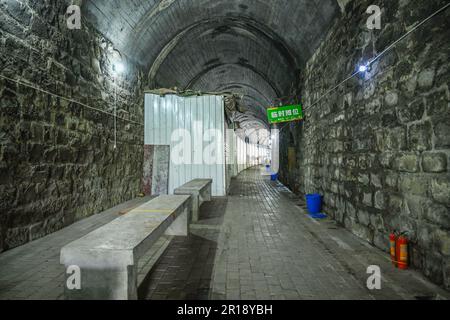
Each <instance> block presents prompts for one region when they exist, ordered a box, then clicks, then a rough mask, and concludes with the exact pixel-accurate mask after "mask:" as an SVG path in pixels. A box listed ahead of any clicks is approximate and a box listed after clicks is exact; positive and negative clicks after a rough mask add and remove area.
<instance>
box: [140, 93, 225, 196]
mask: <svg viewBox="0 0 450 320" xmlns="http://www.w3.org/2000/svg"><path fill="white" fill-rule="evenodd" d="M224 125H225V110H224V100H223V97H221V96H193V97H179V96H176V95H166V96H164V97H162V96H159V95H154V94H146V95H145V144H146V145H168V146H170V153H171V154H170V158H171V161H170V167H169V194H173V191H174V189H176V188H178V187H179V186H181V185H183V184H185V183H186V182H188V181H190V180H193V179H197V178H209V179H213V185H212V193H213V196H225V195H226V186H225V184H226V183H225V150H224V149H225V142H224V141H223V140H224V137H225V133H224ZM180 129H181V130H180ZM211 129H216V130H219V131H220V132H221V137H222V139H221V140H220V141H215V140H217V139H214V138H211V136H210V135H209V132H211ZM174 132H177V133H178V134H175V136H174V137H173V136H172V135H173V134H174ZM187 136H189V137H187ZM173 138H175V141H172V140H173ZM212 143H214V145H215V148H216V149H215V152H214V154H215V153H216V152H217V154H215V155H216V157H217V159H218V160H219V161H218V162H216V163H215V164H207V163H208V161H206V162H205V161H204V160H205V159H204V157H203V154H204V151H205V148H206V150H208V149H207V147H208V146H211V144H212ZM189 144H190V148H189ZM188 149H190V154H189V155H188V154H184V150H188ZM180 150H182V151H181V152H180ZM180 155H182V159H183V161H182V163H180ZM174 157H177V158H176V159H175V158H174ZM189 158H190V159H191V161H190V162H189V161H187V160H188V159H189ZM220 160H221V161H220Z"/></svg>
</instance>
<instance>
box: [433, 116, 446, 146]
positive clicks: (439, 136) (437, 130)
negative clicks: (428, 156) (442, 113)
mask: <svg viewBox="0 0 450 320" xmlns="http://www.w3.org/2000/svg"><path fill="white" fill-rule="evenodd" d="M434 135H435V137H436V140H435V147H436V148H438V149H444V148H449V147H450V118H443V119H439V120H437V121H436V123H435V124H434Z"/></svg>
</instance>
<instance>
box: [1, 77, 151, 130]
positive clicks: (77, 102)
mask: <svg viewBox="0 0 450 320" xmlns="http://www.w3.org/2000/svg"><path fill="white" fill-rule="evenodd" d="M0 78H2V79H5V80H8V81H12V82H14V83H17V84H20V85H22V86H24V87H27V88H31V89H34V90H36V91H39V92H42V93H45V94H48V95H51V96H54V97H56V98H60V99H62V100H65V101H68V102H70V103H74V104H77V105H80V106H82V107H84V108H87V109H90V110H94V111H98V112H101V113H103V114H106V115H108V116H111V117H115V118H116V119H120V120H122V121H125V122H129V123H133V124H136V125H140V126H143V125H144V124H143V123H140V122H137V121H133V120H129V119H125V118H123V117H116V116H115V115H114V114H113V113H110V112H107V111H105V110H101V109H98V108H94V107H91V106H89V105H87V104H85V103H83V102H80V101H77V100H74V99H71V98H67V97H64V96H61V95H58V94H56V93H53V92H50V91H47V90H44V89H41V88H38V87H35V86H33V85H31V84H28V83H26V82H23V81H20V80H17V79H13V78H10V77H7V76H4V75H2V74H0Z"/></svg>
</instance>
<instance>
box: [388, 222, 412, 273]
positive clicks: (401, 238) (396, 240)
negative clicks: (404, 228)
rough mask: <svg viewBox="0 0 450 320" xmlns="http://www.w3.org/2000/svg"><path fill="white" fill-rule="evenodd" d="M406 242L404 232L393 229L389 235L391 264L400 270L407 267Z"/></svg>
mask: <svg viewBox="0 0 450 320" xmlns="http://www.w3.org/2000/svg"><path fill="white" fill-rule="evenodd" d="M408 242H409V241H408V238H407V237H406V235H405V234H404V233H402V234H400V235H398V233H397V232H395V231H394V232H392V233H391V234H390V235H389V244H390V253H391V261H392V264H393V265H394V266H396V267H397V268H399V269H401V270H405V269H408Z"/></svg>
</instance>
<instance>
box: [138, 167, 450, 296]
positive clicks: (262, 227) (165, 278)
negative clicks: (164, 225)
mask: <svg viewBox="0 0 450 320" xmlns="http://www.w3.org/2000/svg"><path fill="white" fill-rule="evenodd" d="M299 202H300V199H298V198H297V197H296V196H295V195H293V194H292V193H291V192H290V191H289V190H288V189H286V188H285V187H284V186H283V185H281V184H280V183H278V182H272V181H269V177H267V176H262V175H261V172H260V170H259V169H251V170H247V171H245V172H243V173H242V174H241V175H240V176H239V177H238V178H237V179H234V180H233V182H232V185H231V193H230V195H229V196H228V197H227V198H220V199H214V200H213V202H211V203H209V204H206V205H204V206H203V207H202V212H201V216H200V221H199V222H198V224H196V225H193V226H192V227H193V228H192V231H191V233H192V235H191V236H190V237H188V238H179V237H177V238H175V239H174V241H172V243H171V244H170V245H169V247H168V250H167V251H166V253H165V254H163V256H162V257H161V259H160V261H159V263H157V264H156V266H155V270H154V272H153V273H151V274H150V276H149V279H147V281H146V282H144V283H145V286H143V287H142V288H141V289H142V294H143V297H146V298H147V299H415V298H416V297H435V298H448V297H449V293H448V292H446V291H444V290H442V289H441V288H439V287H437V286H435V285H433V284H431V283H430V282H428V281H427V280H425V279H424V277H422V276H421V275H420V274H419V273H418V272H415V271H410V270H409V271H403V272H400V271H399V270H396V269H395V268H393V267H392V266H391V264H390V260H389V256H388V255H387V254H385V253H384V252H381V251H379V250H378V249H376V248H373V247H371V246H370V245H368V244H366V243H364V242H362V241H360V240H359V239H357V238H356V237H355V236H353V235H352V234H351V233H349V232H348V231H347V230H344V229H342V228H340V227H338V226H337V225H336V224H335V223H334V222H333V221H330V220H324V221H320V222H318V221H315V220H312V219H310V218H309V217H308V216H307V215H306V214H305V211H304V209H302V208H301V207H299V206H298V204H299ZM370 265H378V266H380V267H381V270H382V276H383V278H382V290H380V291H369V290H368V289H367V286H366V282H367V277H368V275H367V274H366V272H367V267H368V266H370Z"/></svg>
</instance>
